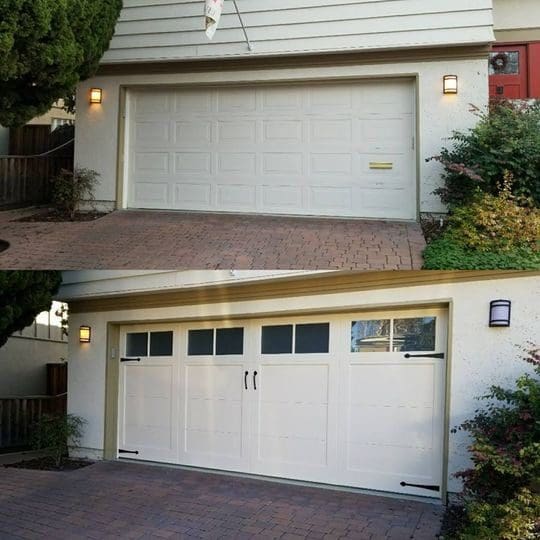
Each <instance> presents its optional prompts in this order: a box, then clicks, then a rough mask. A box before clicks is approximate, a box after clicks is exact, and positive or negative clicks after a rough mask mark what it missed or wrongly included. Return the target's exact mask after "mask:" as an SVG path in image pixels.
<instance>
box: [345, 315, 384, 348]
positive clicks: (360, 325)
mask: <svg viewBox="0 0 540 540" xmlns="http://www.w3.org/2000/svg"><path fill="white" fill-rule="evenodd" d="M389 351H390V319H374V320H370V321H353V323H352V325H351V352H389Z"/></svg>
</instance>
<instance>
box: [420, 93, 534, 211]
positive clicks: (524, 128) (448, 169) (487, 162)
mask: <svg viewBox="0 0 540 540" xmlns="http://www.w3.org/2000/svg"><path fill="white" fill-rule="evenodd" d="M474 112H475V114H477V116H478V117H479V121H478V123H477V125H476V126H475V127H474V128H473V129H471V130H470V131H468V132H465V133H463V132H455V133H454V135H453V137H452V139H451V141H452V142H453V145H452V147H451V148H444V149H443V150H442V151H441V154H440V155H439V156H435V157H432V158H430V159H434V160H437V161H439V162H440V163H441V164H442V165H443V167H444V169H445V171H444V174H443V180H444V186H443V187H441V188H439V189H437V190H435V194H437V195H439V196H440V197H441V200H442V201H443V202H444V203H445V204H448V205H449V206H450V208H454V207H456V206H460V205H463V204H466V203H468V202H471V200H473V198H474V196H475V194H476V192H477V190H478V189H480V190H481V191H482V192H484V193H490V194H492V195H497V194H498V193H499V189H500V185H501V181H502V180H503V177H504V174H505V171H510V173H511V174H512V176H513V177H514V178H515V179H516V182H514V184H513V186H512V192H513V193H514V194H515V195H517V196H523V197H531V198H532V200H533V201H534V204H535V205H536V206H538V205H540V182H539V181H538V178H540V104H536V105H532V106H524V105H516V104H512V103H509V102H506V101H498V102H493V103H492V104H491V106H490V108H489V110H488V111H487V112H481V111H479V110H478V109H475V111H474Z"/></svg>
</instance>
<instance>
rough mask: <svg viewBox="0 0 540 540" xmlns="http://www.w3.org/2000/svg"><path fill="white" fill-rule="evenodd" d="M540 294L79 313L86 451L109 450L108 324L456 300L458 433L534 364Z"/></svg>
mask: <svg viewBox="0 0 540 540" xmlns="http://www.w3.org/2000/svg"><path fill="white" fill-rule="evenodd" d="M539 294H540V278H539V277H522V278H509V279H493V280H486V281H476V282H464V283H442V284H435V285H434V284H429V285H421V286H410V287H402V288H388V289H379V290H368V291H358V292H347V293H335V294H324V291H321V294H320V295H312V296H305V297H295V298H276V299H268V300H249V301H241V302H235V303H229V304H208V305H197V306H181V307H168V308H153V309H148V308H147V309H135V310H125V311H114V312H100V313H78V314H72V316H71V319H70V324H71V325H72V328H78V327H79V326H80V325H82V324H89V325H90V326H91V327H92V333H93V338H92V343H90V344H85V345H81V344H79V343H78V340H77V336H76V335H75V334H73V333H72V335H71V336H70V342H69V363H70V364H69V365H70V369H69V403H68V408H69V411H70V412H71V413H73V414H78V415H80V416H83V417H84V418H85V419H86V420H87V421H88V424H87V427H86V432H85V435H84V437H83V440H82V446H83V447H84V450H83V453H85V454H87V455H92V456H96V455H97V456H99V455H101V453H102V450H103V445H104V417H105V367H106V357H107V350H106V338H107V323H108V322H124V323H125V322H141V321H146V322H147V321H167V320H170V321H172V320H182V319H189V318H194V317H204V318H207V319H212V317H222V316H224V315H226V316H237V317H245V316H257V314H263V313H264V314H265V315H268V314H291V313H294V312H298V311H303V312H305V311H310V310H313V311H314V310H325V309H326V310H331V309H350V310H351V311H353V310H355V309H372V308H374V309H375V308H386V307H389V308H390V307H400V306H404V305H417V304H431V303H437V304H440V303H449V304H450V333H449V357H450V358H449V361H450V362H451V371H450V373H451V377H450V381H449V382H450V393H449V407H450V408H449V423H448V427H449V428H452V427H454V426H456V425H457V424H459V423H461V422H462V421H463V420H464V419H466V418H467V417H470V416H471V415H472V414H473V412H474V410H475V409H476V408H477V407H478V401H477V400H476V399H475V397H476V396H479V395H482V394H483V393H485V392H486V390H487V389H488V387H489V386H490V385H491V384H505V385H506V384H511V383H512V381H513V380H514V379H515V377H516V376H518V375H519V374H520V373H522V372H523V371H524V370H525V369H526V366H525V364H524V362H522V361H520V360H518V358H519V357H520V356H521V351H520V346H523V345H525V344H526V343H527V342H528V341H534V340H538V336H539V335H540V312H539V310H538V306H537V305H536V304H535V302H534V301H533V299H534V298H535V297H538V295H539ZM497 298H506V299H509V300H511V301H512V310H513V315H512V325H511V327H510V328H499V329H492V328H489V327H488V313H489V302H490V301H491V300H494V299H497ZM466 444H467V438H466V436H465V434H464V433H461V432H459V433H457V434H451V435H450V439H449V459H448V465H449V471H450V478H449V487H450V490H457V489H459V484H458V483H457V482H456V481H455V479H454V478H453V477H452V476H451V475H452V473H453V472H456V471H458V470H460V469H462V468H463V467H465V466H466V465H467V451H466Z"/></svg>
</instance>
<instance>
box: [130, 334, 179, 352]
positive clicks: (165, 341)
mask: <svg viewBox="0 0 540 540" xmlns="http://www.w3.org/2000/svg"><path fill="white" fill-rule="evenodd" d="M149 344H150V347H149ZM149 348H150V354H148V349H149ZM172 353H173V333H172V331H166V332H129V333H128V334H126V355H127V356H172Z"/></svg>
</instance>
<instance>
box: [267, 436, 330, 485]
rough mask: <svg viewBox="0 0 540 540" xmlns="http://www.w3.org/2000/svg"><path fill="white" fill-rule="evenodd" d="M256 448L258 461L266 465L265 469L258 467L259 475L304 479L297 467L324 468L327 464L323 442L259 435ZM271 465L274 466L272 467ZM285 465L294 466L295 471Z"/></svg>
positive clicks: (325, 446) (325, 445)
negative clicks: (257, 449)
mask: <svg viewBox="0 0 540 540" xmlns="http://www.w3.org/2000/svg"><path fill="white" fill-rule="evenodd" d="M258 448H259V454H258V459H259V460H260V461H261V462H264V463H265V464H266V467H264V466H262V467H261V466H259V468H258V472H259V473H260V474H271V475H273V476H290V477H291V478H306V476H305V473H302V471H301V470H299V469H298V466H302V467H306V466H307V467H313V466H319V467H324V466H326V464H327V444H326V441H325V440H320V439H313V438H307V439H301V438H299V437H294V438H288V437H272V436H265V435H260V436H259V437H258ZM272 464H274V466H273V467H272ZM287 465H296V466H297V467H296V470H295V469H292V470H291V469H289V468H288V467H287Z"/></svg>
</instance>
